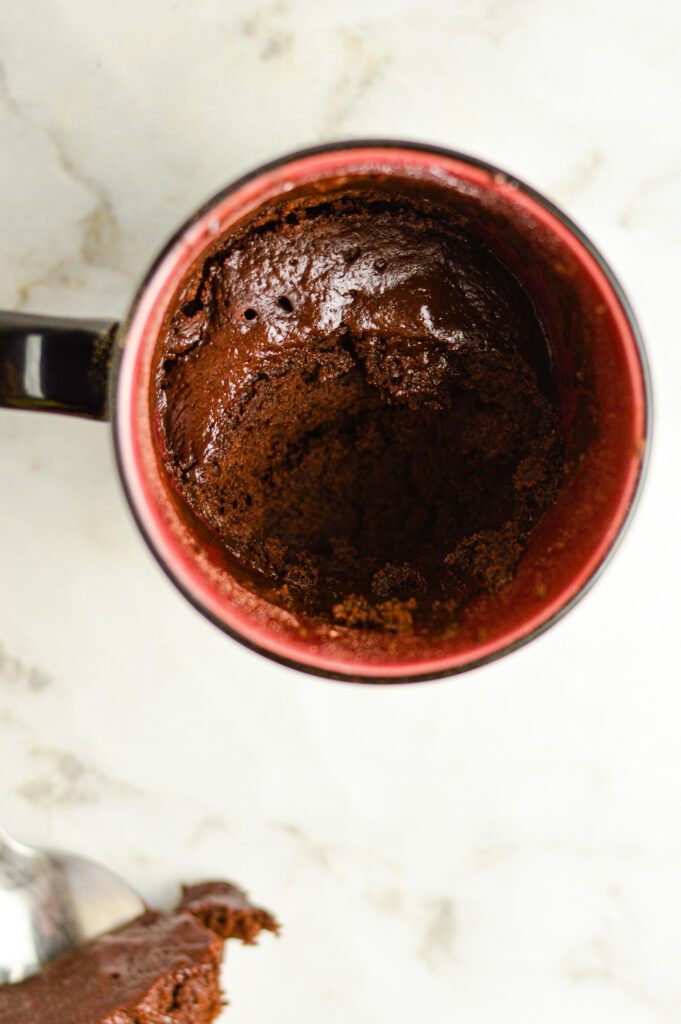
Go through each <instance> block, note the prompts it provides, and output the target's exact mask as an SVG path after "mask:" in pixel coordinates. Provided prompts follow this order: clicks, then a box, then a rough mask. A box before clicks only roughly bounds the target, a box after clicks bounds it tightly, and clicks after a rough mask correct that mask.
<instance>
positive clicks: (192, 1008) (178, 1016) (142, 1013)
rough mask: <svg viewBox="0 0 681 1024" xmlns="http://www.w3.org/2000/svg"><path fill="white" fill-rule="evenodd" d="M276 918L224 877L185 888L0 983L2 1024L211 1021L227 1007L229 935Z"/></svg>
mask: <svg viewBox="0 0 681 1024" xmlns="http://www.w3.org/2000/svg"><path fill="white" fill-rule="evenodd" d="M263 928H265V929H268V930H269V931H273V932H276V931H277V930H278V925H277V922H276V921H275V919H274V918H273V917H272V915H271V914H269V913H268V912H267V911H266V910H262V909H261V908H258V907H254V906H252V905H251V904H250V903H249V902H248V900H247V899H246V896H245V894H244V893H243V892H242V891H241V890H240V889H237V888H236V887H235V886H232V885H230V884H228V883H226V882H210V883H204V884H202V885H199V886H190V887H185V888H184V890H183V896H182V900H181V902H180V904H179V906H178V908H177V909H176V910H175V911H174V912H172V913H163V912H161V911H157V910H151V909H150V910H147V911H146V912H145V913H144V914H142V915H141V916H140V917H138V918H136V919H135V920H134V921H131V922H130V923H128V924H126V925H124V926H123V927H121V928H118V929H116V931H113V932H110V933H109V934H107V935H103V936H101V937H99V938H96V939H92V940H91V941H89V942H86V943H83V944H82V945H79V946H77V947H75V948H74V949H72V950H70V951H69V952H67V953H65V954H63V955H62V956H60V957H58V959H56V960H54V961H52V963H50V964H48V965H47V966H46V967H45V968H44V969H43V970H42V971H41V972H40V973H39V974H36V975H33V976H32V977H30V978H27V979H26V980H25V981H22V982H18V983H17V984H13V985H2V986H0V1024H208V1022H210V1021H212V1020H214V1019H215V1017H216V1016H217V1015H218V1014H219V1012H220V1010H221V1008H222V1006H223V998H222V993H221V990H220V965H221V962H222V952H223V945H224V942H225V940H226V939H230V938H240V939H242V941H244V942H248V943H252V942H254V941H255V938H256V937H257V935H258V933H259V932H260V931H261V930H262V929H263Z"/></svg>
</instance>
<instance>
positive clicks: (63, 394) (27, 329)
mask: <svg viewBox="0 0 681 1024" xmlns="http://www.w3.org/2000/svg"><path fill="white" fill-rule="evenodd" d="M117 326H118V325H117V324H116V323H114V322H113V321H111V320H75V319H70V318H67V317H55V316H38V315H36V314H33V313H12V312H6V313H4V312H0V406H6V407H8V408H14V409H39V410H42V411H44V412H63V413H70V414H71V415H74V416H87V417H89V418H90V419H97V420H105V419H107V418H108V412H109V409H108V406H109V367H110V364H111V355H112V349H113V339H114V335H115V333H116V328H117Z"/></svg>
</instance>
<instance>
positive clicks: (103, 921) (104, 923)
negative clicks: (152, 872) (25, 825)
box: [0, 827, 146, 983]
mask: <svg viewBox="0 0 681 1024" xmlns="http://www.w3.org/2000/svg"><path fill="white" fill-rule="evenodd" d="M145 909H146V908H145V904H144V901H143V900H142V899H141V897H140V896H138V894H137V893H136V892H135V891H134V890H133V889H131V888H130V886H129V885H128V884H127V883H126V882H124V881H123V879H121V878H119V877H118V876H117V875H115V874H114V873H113V872H112V871H109V870H108V869H107V868H104V867H102V866H101V865H99V864H95V863H93V862H92V861H89V860H86V859H85V858H84V857H77V856H75V855H74V854H71V853H61V852H58V851H52V850H42V849H37V848H35V847H31V846H26V845H25V844H24V843H19V842H17V841H16V840H15V839H13V838H12V836H10V835H9V834H8V833H7V832H5V831H4V829H2V828H1V827H0V983H5V982H15V981H21V980H22V979H23V978H27V977H28V976H29V975H31V974H35V973H36V972H37V971H39V970H40V968H41V967H43V966H44V965H45V964H47V963H49V962H50V960H54V959H55V957H57V956H59V955H60V953H64V952H66V950H68V949H70V948H71V947H72V946H75V945H77V944H78V943H79V942H84V941H85V940H86V939H92V938H94V937H95V936H96V935H101V934H102V933H103V932H106V931H110V930H111V929H112V928H116V927H118V926H119V925H122V924H125V923H126V922H127V921H130V920H132V919H133V918H134V917H137V916H138V915H139V914H142V913H143V912H144V910H145Z"/></svg>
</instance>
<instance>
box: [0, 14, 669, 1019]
mask: <svg viewBox="0 0 681 1024" xmlns="http://www.w3.org/2000/svg"><path fill="white" fill-rule="evenodd" d="M680 53H681V7H679V5H678V3H677V2H676V0H652V2H649V3H647V4H641V3H638V2H634V0H602V2H600V3H591V2H589V3H587V2H583V0H576V2H573V3H570V4H564V3H559V2H557V3H549V2H546V0H480V2H478V3H473V2H470V3H466V2H465V0H450V2H445V0H439V2H435V3H432V4H420V3H416V2H414V0H400V2H393V3H389V2H387V0H382V2H381V0H361V2H360V0H346V2H344V3H342V4H337V5H333V7H332V6H331V5H325V4H324V3H322V2H320V0H315V2H312V0H278V2H277V0H274V2H271V3H263V4H249V3H247V2H244V0H239V2H237V0H177V2H175V3H171V2H167V0H146V2H139V0H137V2H134V0H117V2H116V3H110V4H104V3H102V2H97V0H95V2H92V0H2V7H1V10H0V225H1V230H0V306H3V307H5V308H14V309H26V310H35V311H52V312H61V313H71V314H80V313H83V314H85V313H88V314H92V313H97V314H101V315H112V316H118V315H120V314H122V312H123V311H124V310H125V308H126V304H127V301H128V299H129V297H130V295H131V292H132V290H133V288H134V286H135V282H136V280H137V279H138V277H139V275H140V274H141V273H142V272H143V270H144V269H145V267H146V265H147V264H148V262H149V261H150V259H151V257H152V256H153V254H154V252H155V250H156V249H157V247H158V246H159V245H160V244H161V243H162V242H163V241H164V239H165V237H166V236H167V235H168V234H169V233H170V231H171V230H173V229H174V227H175V226H176V224H177V223H178V222H179V221H180V220H181V219H183V218H184V217H185V216H186V215H187V214H188V213H189V212H190V211H191V210H192V209H193V208H194V207H196V206H197V205H198V204H199V203H200V202H202V201H203V200H204V198H206V196H207V195H208V194H210V193H211V192H212V191H214V190H215V189H217V188H218V187H219V186H221V185H222V184H224V183H225V182H226V181H228V180H230V179H231V178H233V177H234V176H235V175H236V174H238V173H239V172H241V171H242V170H244V169H246V168H248V167H250V166H251V165H253V164H254V163H257V162H259V161H261V160H264V159H268V158H270V157H273V156H275V155H278V154H279V153H281V152H283V151H285V150H290V149H293V148H295V147H297V146H299V145H301V144H307V143H314V142H317V141H320V140H325V139H329V138H336V137H348V136H355V135H395V136H401V137H412V138H418V139H423V140H426V141H432V142H436V143H440V144H444V145H447V146H451V147H453V148H457V149H461V150H463V151H468V152H471V153H474V154H476V155H478V156H481V157H483V158H486V159H488V160H490V161H491V162H493V163H497V164H500V165H501V166H505V167H506V168H507V169H509V170H510V171H512V172H514V173H516V174H518V175H519V176H520V177H522V178H525V179H526V180H528V181H529V182H531V183H532V184H534V185H535V186H536V187H537V188H539V189H540V190H541V191H543V192H545V193H547V194H548V195H550V196H551V197H552V198H553V199H554V200H555V201H557V202H558V203H559V204H560V205H562V206H563V207H564V208H565V209H566V210H567V211H568V212H569V213H570V215H571V216H572V217H573V218H574V219H575V220H577V222H578V223H580V224H581V225H582V226H583V227H584V229H585V230H586V231H587V233H589V234H590V235H591V236H592V238H593V239H594V241H595V242H596V243H597V245H599V247H600V248H601V249H602V250H603V251H604V252H605V254H606V255H607V257H608V258H609V260H610V261H611V262H612V264H613V265H614V267H615V269H616V271H617V272H618V273H619V275H620V276H621V279H622V281H623V283H624V285H625V288H626V289H627V291H628V293H629V295H630V297H631V299H632V301H633V304H634V307H635V308H636V310H637V312H638V314H639V316H640V319H641V322H642V326H643V329H644V333H645V335H646V337H647V341H648V347H649V354H650V359H651V363H652V367H653V373H654V382H655V385H656V400H657V402H656V438H655V446H654V457H653V460H652V465H651V470H650V474H649V478H648V483H647V487H646V492H645V495H644V499H643V502H642V504H641V507H640V509H639V512H638V515H637V516H636V518H635V521H634V523H633V525H632V527H631V529H630V532H629V534H628V536H627V538H626V541H625V543H624V544H623V546H622V548H621V549H620V551H619V553H618V555H617V557H616V559H615V561H614V563H613V564H612V565H611V566H610V568H609V569H608V571H607V572H606V574H605V576H604V577H603V578H602V580H601V581H600V582H599V583H598V585H597V586H596V588H595V590H594V591H593V593H592V594H591V595H590V596H589V597H588V598H587V599H586V600H584V601H583V603H582V604H581V605H580V606H579V607H578V608H577V609H575V610H574V611H573V612H572V613H571V614H570V615H569V616H568V617H567V618H566V619H565V620H564V621H563V622H562V623H560V624H559V625H558V626H556V627H554V629H553V630H551V631H550V632H549V633H548V634H546V635H545V636H544V637H542V638H541V639H540V640H539V641H537V642H535V643H534V644H532V645H530V646H529V647H528V648H525V649H524V650H522V651H520V652H518V653H516V654H514V655H512V656H511V657H508V658H506V659H503V660H501V661H500V662H497V663H496V664H494V665H492V666H489V667H487V668H485V669H482V670H478V671H477V672H473V673H471V674H468V675H465V676H462V677H459V678H456V679H454V680H450V681H446V682H438V683H431V684H422V685H419V686H415V687H411V688H389V689H371V688H366V687H356V686H348V685H343V684H337V683H329V682H323V681H319V680H316V679H312V678H307V677H304V676H301V675H297V674H296V673H294V672H291V671H288V670H285V669H283V668H279V667H277V666H274V665H272V664H269V663H267V662H265V661H264V660H262V659H259V658H258V657H257V656H255V655H253V654H251V653H249V652H247V651H246V650H244V649H242V648H240V647H238V646H237V645H236V644H234V643H233V642H231V641H230V640H228V639H227V638H225V637H223V636H222V635H221V634H220V633H219V632H218V631H217V630H215V629H214V628H213V627H212V626H211V625H209V624H208V623H207V622H206V621H204V620H203V619H202V618H201V617H200V616H199V615H198V614H197V613H195V612H194V611H193V610H192V609H191V608H190V607H189V606H188V605H186V604H185V603H184V601H183V599H182V598H181V597H180V596H179V594H178V593H176V592H175V591H174V590H173V589H172V587H171V586H170V584H169V583H168V582H167V581H166V579H165V577H164V576H163V575H162V573H161V572H160V570H159V569H158V568H157V567H156V565H155V563H154V562H153V560H152V558H151V556H150V555H149V554H148V552H147V550H146V548H145V547H144V545H143V542H142V541H141V539H140V538H139V537H138V535H137V534H136V531H135V529H134V527H133V524H132V521H131V517H130V515H129V514H128V511H127V508H126V506H125V505H124V501H123V498H122V495H121V491H120V488H119V485H118V482H117V478H116V473H115V470H114V464H113V458H112V450H111V443H110V436H109V432H108V430H107V428H106V426H104V425H101V424H91V423H87V422H81V421H76V420H68V419H65V418H58V417H47V416H40V415H35V414H26V413H17V412H7V411H4V412H2V413H0V467H1V473H2V492H1V493H2V500H1V501H0V772H1V774H0V778H1V780H2V785H1V789H0V816H1V819H2V821H3V822H4V824H5V825H6V826H7V827H8V828H10V829H11V830H13V831H14V832H15V833H16V834H17V835H18V836H20V837H21V838H24V839H26V840H28V841H31V840H33V841H36V842H44V843H51V844H57V845H60V846H63V847H66V848H72V849H74V850H78V851H80V852H82V853H85V854H88V855H91V856H93V857H95V858H98V859H101V860H103V861H105V862H107V863H109V864H110V865H111V866H112V867H114V868H116V869H117V870H118V871H120V872H121V873H122V874H124V875H125V876H127V877H128V878H129V880H130V881H131V882H132V883H134V884H135V885H136V886H137V887H138V888H139V890H140V891H141V892H142V893H143V895H144V896H145V897H147V899H149V900H152V901H153V900H160V901H162V902H164V903H168V902H169V901H170V900H171V899H172V896H173V894H174V887H175V886H176V884H177V883H178V882H179V881H181V880H192V879H197V878H201V877H205V876H212V875H220V876H226V877H231V878H234V879H236V880H238V881H240V882H242V883H243V884H245V885H246V886H247V887H248V888H250V890H251V891H252V893H253V894H254V896H256V897H257V898H258V899H260V900H261V901H263V902H265V903H266V904H267V905H268V906H271V907H272V908H273V909H275V910H276V911H277V913H278V914H279V916H280V917H281V920H282V921H283V922H284V926H285V929H284V933H283V936H282V938H281V939H280V940H278V941H276V940H273V939H272V940H270V939H269V938H268V939H266V940H264V941H263V942H262V943H261V946H260V948H259V949H258V950H251V949H241V948H238V949H235V950H233V951H232V952H231V954H230V955H229V957H228V959H229V968H228V970H227V973H226V976H225V981H226V983H227V987H228V991H229V994H230V998H231V1001H232V1005H231V1007H230V1008H229V1010H228V1011H226V1013H225V1019H226V1020H231V1021H232V1022H233V1024H248V1022H253V1021H273V1020H275V1019H278V1020H284V1021H294V1020H295V1021H296V1022H299V1024H317V1022H319V1021H325V1022H326V1024H341V1022H343V1024H347V1022H348V1021H352V1022H353V1024H365V1022H366V1024H369V1022H371V1024H376V1022H378V1024H382V1022H386V1021H390V1022H391V1024H407V1022H411V1021H412V1020H421V1019H430V1020H433V1021H436V1022H441V1021H443V1022H444V1021H449V1020H461V1021H466V1022H467V1024H497V1022H498V1021H500V1020H504V1021H507V1022H509V1024H516V1022H518V1024H521V1022H522V1024H528V1022H534V1021H547V1020H550V1021H551V1022H552V1024H563V1022H565V1024H568V1022H569V1024H574V1022H575V1021H586V1022H591V1021H593V1022H598V1024H611V1022H612V1024H662V1022H675V1021H681V975H680V973H679V931H680V929H681V925H680V922H681V813H680V808H681V741H680V733H681V728H680V718H681V690H680V685H679V672H678V668H676V667H675V666H676V664H677V661H678V656H677V650H676V644H677V639H678V634H679V625H678V622H679V597H678V588H679V584H681V572H680V568H681V558H680V555H679V519H680V516H679V512H678V507H679V501H680V499H681V486H680V484H679V479H680V477H681V456H680V450H681V448H680V446H679V442H678V437H679V433H680V432H681V400H680V395H681V390H680V387H681V355H680V353H681V344H680V342H679V338H680V337H681V314H680V312H679V308H680V307H679V301H680V292H679V284H678V282H679V272H680V270H679V268H680V267H681V132H680V126H681V60H680V59H679V54H680Z"/></svg>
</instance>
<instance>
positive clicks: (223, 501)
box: [153, 189, 563, 631]
mask: <svg viewBox="0 0 681 1024" xmlns="http://www.w3.org/2000/svg"><path fill="white" fill-rule="evenodd" d="M155 374H156V376H155V380H156V385H155V395H154V398H153V400H154V402H155V404H156V409H157V416H158V422H159V434H160V437H161V444H162V448H163V457H164V459H165V461H166V465H167V467H168V472H169V475H170V477H171V478H172V480H173V484H174V487H175V488H176V489H177V490H179V492H180V494H181V495H182V498H183V500H184V502H186V505H187V506H189V508H190V509H191V510H192V514H193V515H195V516H196V517H198V519H199V520H201V521H202V523H203V524H205V525H206V526H207V527H208V528H209V529H210V531H211V533H212V534H213V537H214V538H216V539H217V541H218V542H219V543H220V544H221V545H222V546H223V548H224V549H225V550H226V551H227V552H229V553H230V554H231V555H232V556H233V557H234V558H235V560H236V561H237V562H238V563H239V564H240V565H241V566H246V567H248V568H249V569H250V570H251V571H252V573H253V578H254V579H255V580H256V581H258V580H259V581H261V584H262V586H263V587H267V588H269V589H268V590H267V591H266V592H267V596H268V597H270V599H272V600H275V601H278V602H280V603H281V604H283V605H284V606H286V607H292V608H294V609H295V610H302V611H304V612H305V613H307V614H310V615H321V616H323V617H324V618H326V619H329V620H332V621H334V620H335V621H336V622H337V623H339V624H342V625H345V626H351V627H356V628H367V627H369V628H374V629H376V628H378V629H383V630H387V631H403V630H410V629H412V628H415V626H416V625H417V624H418V622H419V621H420V620H421V621H423V620H424V618H428V619H429V620H430V621H431V622H432V619H433V616H434V614H440V615H444V617H445V618H447V617H448V616H449V617H451V616H453V615H455V614H456V613H457V610H458V609H459V608H461V607H462V606H463V605H464V604H465V603H466V602H467V601H468V600H469V599H470V598H471V597H472V596H474V595H475V594H477V593H480V592H481V591H488V592H490V591H494V590H496V589H498V588H499V587H501V586H503V585H504V583H506V582H507V581H508V580H509V579H511V578H512V576H513V572H514V569H515V566H516V564H517V562H518V560H519V559H520V557H521V555H522V552H523V549H524V545H525V542H526V540H527V537H528V535H529V533H530V531H531V530H532V528H533V526H534V525H535V523H536V522H537V520H538V519H539V518H540V516H541V515H542V513H543V512H544V511H545V510H546V508H547V507H548V506H549V504H551V503H552V502H553V501H554V500H555V498H556V496H557V494H558V490H559V486H560V482H561V476H562V471H563V470H562V456H561V444H560V437H559V433H558V419H559V417H558V410H557V403H556V398H555V394H556V391H555V382H554V379H553V369H552V359H551V353H550V346H549V344H548V342H547V339H546V337H545V334H544V331H543V328H542V325H541V323H540V322H539V320H538V318H537V315H536V313H535V310H534V308H533V306H532V303H531V301H530V299H529V298H528V296H527V294H526V293H525V292H524V290H523V289H522V287H521V286H520V284H519V283H518V281H517V280H516V279H515V277H514V276H513V275H512V274H511V273H510V271H509V270H508V269H507V268H506V267H505V266H504V265H503V264H502V263H501V261H500V260H499V259H498V258H497V257H496V256H495V255H494V253H493V252H492V251H491V250H490V248H489V247H488V246H487V245H486V244H484V243H483V242H482V241H481V240H480V239H479V238H477V237H475V236H473V235H471V234H470V233H468V232H467V230H466V226H465V224H464V225H462V224H461V223H459V222H457V221H456V219H455V218H452V216H451V212H450V211H447V210H445V209H441V208H439V207H438V206H437V204H435V203H433V202H431V201H426V200H425V199H424V200H423V201H420V200H419V198H418V197H415V196H414V195H411V197H409V198H407V197H404V198H401V197H399V196H394V195H393V196H392V197H389V198H387V197H385V196H382V195H381V194H380V192H375V191H374V192H372V191H371V190H370V189H366V190H363V191H361V192H354V193H353V192H347V193H346V194H337V195H335V196H334V195H331V196H329V197H328V198H327V199H326V200H325V201H323V202H320V201H319V199H315V198H314V197H308V198H304V197H303V198H297V199H292V200H289V201H283V202H280V203H279V204H278V205H276V204H275V205H274V206H272V207H271V208H269V209H267V210H265V211H261V212H260V213H259V215H258V216H257V217H256V218H255V219H253V220H251V221H250V222H249V223H246V224H244V225H242V226H241V227H240V228H239V229H237V230H235V231H234V232H233V233H232V234H230V235H228V236H227V237H225V238H224V239H223V240H222V241H221V243H220V245H219V246H218V247H216V248H215V249H214V250H213V252H212V253H211V254H210V255H209V256H208V258H207V259H206V260H205V261H204V262H203V263H202V265H200V266H197V267H195V268H194V270H193V272H192V273H191V274H190V275H189V277H188V279H187V280H186V281H185V283H184V286H183V287H182V288H181V289H180V293H179V295H178V299H177V301H176V302H175V305H174V306H173V308H172V309H171V310H170V311H169V314H168V315H167V317H166V321H165V325H164V329H163V332H162V336H161V339H160V342H159V346H158V350H157V354H156V371H155Z"/></svg>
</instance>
